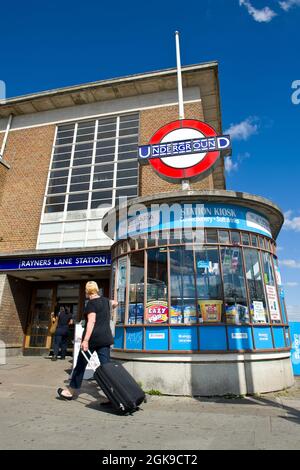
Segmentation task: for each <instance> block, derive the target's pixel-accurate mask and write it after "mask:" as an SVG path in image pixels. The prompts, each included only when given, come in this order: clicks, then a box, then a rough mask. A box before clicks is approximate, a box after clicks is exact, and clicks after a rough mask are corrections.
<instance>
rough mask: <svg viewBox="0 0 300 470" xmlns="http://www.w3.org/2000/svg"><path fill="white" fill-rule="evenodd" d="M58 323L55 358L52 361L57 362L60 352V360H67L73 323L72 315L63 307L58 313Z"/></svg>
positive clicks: (54, 348) (55, 338)
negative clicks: (70, 329) (70, 330)
mask: <svg viewBox="0 0 300 470" xmlns="http://www.w3.org/2000/svg"><path fill="white" fill-rule="evenodd" d="M57 315H58V323H57V328H56V331H55V335H54V346H53V357H52V361H56V360H57V356H58V355H59V350H61V353H60V358H61V359H65V357H66V353H67V347H68V336H69V326H70V325H71V324H72V323H73V320H72V314H71V313H70V311H69V312H67V311H66V309H65V307H63V306H61V307H60V309H59V312H58V314H57Z"/></svg>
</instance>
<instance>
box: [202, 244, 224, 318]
mask: <svg viewBox="0 0 300 470" xmlns="http://www.w3.org/2000/svg"><path fill="white" fill-rule="evenodd" d="M196 270H197V293H198V306H199V312H200V318H201V320H202V321H204V322H220V321H221V319H222V307H223V301H222V281H221V275H220V265H219V253H218V249H217V248H206V249H200V250H197V251H196Z"/></svg>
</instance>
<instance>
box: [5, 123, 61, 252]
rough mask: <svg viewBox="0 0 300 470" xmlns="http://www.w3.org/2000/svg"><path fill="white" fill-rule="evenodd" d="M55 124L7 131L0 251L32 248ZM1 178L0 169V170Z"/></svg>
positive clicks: (39, 215)
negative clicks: (6, 166) (7, 166)
mask: <svg viewBox="0 0 300 470" xmlns="http://www.w3.org/2000/svg"><path fill="white" fill-rule="evenodd" d="M54 131H55V126H42V127H36V128H32V129H25V130H17V131H11V132H10V133H9V137H8V140H7V144H6V149H5V153H4V160H5V161H6V162H7V163H8V164H9V165H10V169H9V170H7V171H6V176H5V179H4V177H3V175H2V181H3V193H2V199H1V201H0V240H1V239H2V241H0V253H4V252H13V251H16V250H30V249H35V247H36V241H37V235H38V230H39V224H40V217H41V211H42V205H43V198H44V194H45V187H46V182H47V175H48V169H49V163H50V157H51V150H52V145H53V139H54ZM0 138H1V137H0ZM0 180H1V173H0Z"/></svg>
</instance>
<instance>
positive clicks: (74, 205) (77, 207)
mask: <svg viewBox="0 0 300 470" xmlns="http://www.w3.org/2000/svg"><path fill="white" fill-rule="evenodd" d="M87 204H88V203H87V201H86V202H70V203H69V204H68V209H67V210H68V211H82V210H85V209H87Z"/></svg>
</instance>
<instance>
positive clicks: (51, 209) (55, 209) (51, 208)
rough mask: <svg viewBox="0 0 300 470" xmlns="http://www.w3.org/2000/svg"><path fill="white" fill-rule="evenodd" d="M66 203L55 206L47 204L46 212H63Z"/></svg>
mask: <svg viewBox="0 0 300 470" xmlns="http://www.w3.org/2000/svg"><path fill="white" fill-rule="evenodd" d="M64 207H65V205H64V204H57V205H53V206H46V207H45V212H46V214H49V213H53V212H63V211H64Z"/></svg>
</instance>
